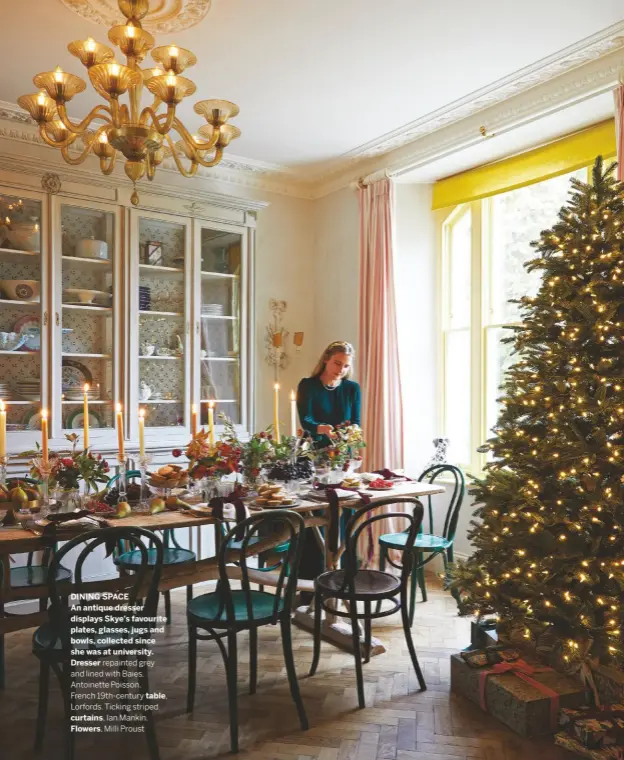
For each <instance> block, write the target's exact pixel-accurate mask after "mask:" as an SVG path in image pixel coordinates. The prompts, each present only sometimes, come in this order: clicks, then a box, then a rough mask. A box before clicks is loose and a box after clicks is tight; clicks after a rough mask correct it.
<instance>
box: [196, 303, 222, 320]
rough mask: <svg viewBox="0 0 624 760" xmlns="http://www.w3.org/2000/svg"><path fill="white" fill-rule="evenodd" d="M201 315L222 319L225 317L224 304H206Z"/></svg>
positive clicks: (203, 305)
mask: <svg viewBox="0 0 624 760" xmlns="http://www.w3.org/2000/svg"><path fill="white" fill-rule="evenodd" d="M201 313H202V315H203V316H204V317H222V316H223V304H222V303H205V304H202V307H201Z"/></svg>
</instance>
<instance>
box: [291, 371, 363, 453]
mask: <svg viewBox="0 0 624 760" xmlns="http://www.w3.org/2000/svg"><path fill="white" fill-rule="evenodd" d="M361 406H362V394H361V391H360V386H359V384H358V383H356V382H354V381H353V380H342V381H341V383H340V385H338V386H337V387H336V388H335V389H334V390H328V389H327V388H326V387H325V385H323V383H322V382H321V378H320V377H305V378H304V379H303V380H302V381H301V382H300V383H299V387H298V389H297V410H298V412H299V419H300V421H301V427H302V428H303V429H304V430H305V431H306V432H307V433H309V434H310V435H311V436H312V437H313V439H314V441H315V445H316V446H317V447H318V448H322V447H323V446H328V445H329V439H328V438H327V436H325V435H319V434H318V432H317V428H318V426H319V425H332V426H333V427H335V426H336V425H340V424H341V423H343V422H350V423H351V424H353V425H360V416H361V415H360V412H361Z"/></svg>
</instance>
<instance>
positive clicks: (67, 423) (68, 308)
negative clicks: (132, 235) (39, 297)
mask: <svg viewBox="0 0 624 760" xmlns="http://www.w3.org/2000/svg"><path fill="white" fill-rule="evenodd" d="M61 230H62V260H63V263H62V272H63V277H62V287H63V298H62V300H63V359H62V361H63V370H62V382H63V387H62V394H63V396H62V402H63V404H62V406H63V427H64V428H65V429H69V430H77V431H82V430H83V426H84V411H83V399H84V395H83V394H84V385H85V383H88V385H89V390H88V393H89V427H90V428H91V429H93V428H111V427H113V422H114V415H113V411H114V410H113V394H114V389H113V372H114V368H113V349H114V347H113V335H114V333H113V321H114V320H113V299H114V298H115V288H113V257H114V255H115V239H114V234H115V217H114V214H112V213H110V212H107V211H98V210H95V209H90V208H78V207H77V206H69V205H64V206H62V208H61ZM79 434H81V432H79Z"/></svg>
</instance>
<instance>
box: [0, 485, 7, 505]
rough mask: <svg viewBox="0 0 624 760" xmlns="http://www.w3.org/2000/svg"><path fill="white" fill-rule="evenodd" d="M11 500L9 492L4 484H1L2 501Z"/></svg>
mask: <svg viewBox="0 0 624 760" xmlns="http://www.w3.org/2000/svg"><path fill="white" fill-rule="evenodd" d="M8 500H9V492H8V491H7V489H6V488H5V487H4V486H0V502H3V501H8Z"/></svg>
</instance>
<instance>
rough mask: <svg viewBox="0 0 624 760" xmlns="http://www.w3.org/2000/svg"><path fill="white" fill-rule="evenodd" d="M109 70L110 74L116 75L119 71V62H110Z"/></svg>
mask: <svg viewBox="0 0 624 760" xmlns="http://www.w3.org/2000/svg"><path fill="white" fill-rule="evenodd" d="M110 72H111V76H114V77H118V76H119V72H120V68H119V64H118V63H111V67H110Z"/></svg>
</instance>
